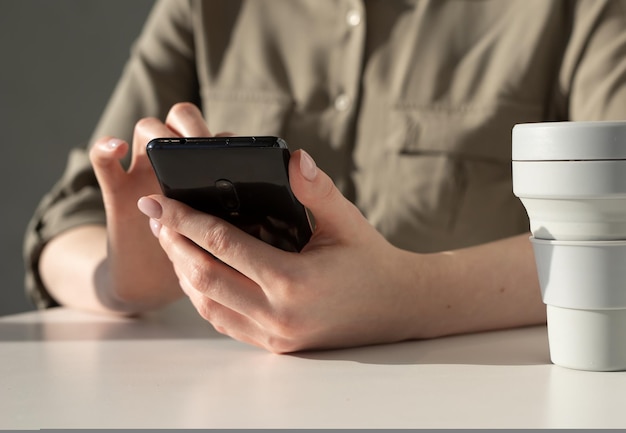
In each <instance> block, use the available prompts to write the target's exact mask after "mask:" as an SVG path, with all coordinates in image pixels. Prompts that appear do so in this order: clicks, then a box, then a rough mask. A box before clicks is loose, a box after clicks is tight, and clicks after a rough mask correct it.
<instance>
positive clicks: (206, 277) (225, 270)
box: [158, 226, 268, 318]
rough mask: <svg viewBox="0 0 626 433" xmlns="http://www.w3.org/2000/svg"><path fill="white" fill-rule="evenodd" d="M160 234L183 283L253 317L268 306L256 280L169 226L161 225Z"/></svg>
mask: <svg viewBox="0 0 626 433" xmlns="http://www.w3.org/2000/svg"><path fill="white" fill-rule="evenodd" d="M158 237H159V242H160V244H161V247H162V248H163V250H164V251H165V253H166V254H167V256H168V257H169V259H170V261H171V262H172V264H173V265H174V269H175V270H176V274H177V275H178V277H179V280H180V281H181V286H184V287H186V288H191V289H193V290H194V291H197V292H199V293H200V294H202V295H203V296H205V297H207V298H209V299H212V300H214V301H216V302H218V303H219V304H221V305H224V306H226V307H227V308H229V309H231V310H234V311H236V312H238V313H240V314H243V315H246V316H250V317H252V318H260V317H261V315H262V314H263V311H265V310H266V309H267V307H268V302H267V298H266V297H265V295H264V293H263V291H262V290H261V288H260V287H259V286H258V285H257V284H256V283H255V282H254V281H251V280H250V279H248V278H247V277H245V276H244V275H243V274H241V273H239V272H237V271H236V270H235V269H233V268H232V267H229V266H227V265H225V264H224V263H221V262H220V261H218V260H216V259H215V258H214V257H212V256H211V255H210V254H208V253H207V252H206V251H205V250H203V249H202V248H199V247H198V246H197V245H196V244H195V243H193V242H192V241H190V240H189V239H188V238H186V237H184V236H182V235H181V234H179V233H177V232H176V231H173V230H171V229H169V228H168V227H166V226H163V227H162V228H161V230H160V231H159V235H158Z"/></svg>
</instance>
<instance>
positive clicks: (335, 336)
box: [138, 151, 421, 353]
mask: <svg viewBox="0 0 626 433" xmlns="http://www.w3.org/2000/svg"><path fill="white" fill-rule="evenodd" d="M289 175H290V182H291V187H292V190H293V191H294V194H295V195H296V197H297V198H298V199H299V200H300V202H302V204H303V205H305V206H306V207H307V208H309V210H310V211H311V212H312V213H313V215H314V217H315V221H316V228H315V231H314V233H313V236H312V238H311V240H310V242H309V243H308V244H307V245H306V246H305V248H304V249H303V250H302V251H301V252H300V253H292V252H286V251H282V250H280V249H277V248H275V247H273V246H271V245H269V244H266V243H264V242H262V241H260V240H258V239H256V238H254V237H253V236H250V235H248V234H246V233H244V232H243V231H241V230H239V229H237V228H236V227H234V226H232V225H230V224H228V223H227V222H225V221H223V220H221V219H219V218H216V217H214V216H211V215H207V214H205V213H201V212H198V211H195V210H193V209H192V208H190V207H188V206H186V205H184V204H182V203H180V202H178V201H175V200H171V199H168V198H166V197H164V196H162V195H151V196H149V197H143V198H142V199H140V201H139V203H138V205H139V207H140V209H141V210H142V211H143V212H144V213H145V214H146V215H148V216H150V217H151V219H152V221H151V227H152V228H153V232H154V234H155V236H157V237H158V240H159V242H160V244H161V246H162V248H163V249H164V251H165V252H166V253H167V255H168V257H169V259H170V260H171V261H172V263H173V265H174V269H175V272H176V274H177V276H178V278H179V281H180V285H181V287H182V288H183V290H184V291H185V293H186V294H187V295H188V296H189V298H190V299H191V302H192V303H193V304H194V306H195V308H196V309H197V310H198V312H199V313H200V314H201V315H202V317H204V318H205V319H206V320H207V321H209V322H210V323H211V324H212V325H213V326H214V327H215V329H217V330H218V331H219V332H221V333H224V334H227V335H230V336H231V337H233V338H235V339H238V340H240V341H244V342H247V343H251V344H254V345H256V346H259V347H262V348H265V349H267V350H269V351H272V352H279V353H282V352H292V351H297V350H303V349H319V348H333V347H347V346H356V345H364V344H374V343H381V342H391V341H399V340H404V339H408V338H412V337H413V336H414V335H415V332H414V328H415V326H416V325H417V326H418V328H419V317H420V312H419V311H418V309H419V308H420V304H421V303H420V302H419V294H418V293H416V292H415V291H414V290H412V288H413V287H415V286H416V284H415V281H416V279H419V278H418V277H417V269H416V266H415V263H414V262H415V260H414V259H415V256H416V255H415V254H409V253H407V252H404V251H402V250H399V249H397V248H395V247H393V246H392V245H391V244H389V243H388V242H387V241H386V240H385V239H384V238H383V237H382V236H381V235H380V234H379V233H378V232H377V231H376V230H375V229H374V228H373V227H372V226H371V225H370V224H369V223H368V221H367V220H366V219H365V218H364V217H363V215H362V214H361V213H360V212H359V211H358V209H357V208H356V207H355V206H354V205H353V204H352V203H350V202H349V201H348V200H347V199H346V198H344V197H343V196H342V195H341V193H340V192H339V191H338V190H337V189H336V187H335V185H334V184H333V182H332V180H331V179H330V178H329V177H328V176H327V175H326V174H325V173H324V172H322V171H321V170H320V169H319V168H317V167H316V166H315V163H314V162H313V160H312V159H311V157H310V156H309V155H308V154H306V153H304V152H303V151H296V152H294V153H293V154H292V157H291V160H290V163H289ZM207 252H208V253H210V254H208V253H207ZM212 255H213V256H215V257H216V258H218V259H219V260H216V259H215V258H214V257H212ZM418 268H421V266H419V267H418Z"/></svg>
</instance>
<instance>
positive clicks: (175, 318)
mask: <svg viewBox="0 0 626 433" xmlns="http://www.w3.org/2000/svg"><path fill="white" fill-rule="evenodd" d="M214 338H227V337H225V336H223V335H222V334H219V333H218V332H216V331H215V330H214V329H213V327H212V326H211V325H210V324H209V323H208V322H206V321H204V320H203V319H202V318H201V317H200V316H199V315H198V314H197V312H196V311H195V310H191V309H189V308H187V307H186V306H184V305H175V306H173V307H172V308H168V309H165V310H163V311H161V312H158V313H151V314H146V315H144V316H142V317H137V318H129V317H126V318H125V317H110V316H104V315H95V314H90V313H85V312H80V311H74V310H67V309H61V308H59V309H56V308H53V309H50V310H47V311H45V312H43V313H41V312H34V313H27V314H23V315H15V316H8V317H5V318H0V341H89V340H155V339H156V340H164V339H214Z"/></svg>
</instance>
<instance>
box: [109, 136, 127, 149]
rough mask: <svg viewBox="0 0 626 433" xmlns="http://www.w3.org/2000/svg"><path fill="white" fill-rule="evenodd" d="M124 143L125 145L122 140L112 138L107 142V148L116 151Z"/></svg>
mask: <svg viewBox="0 0 626 433" xmlns="http://www.w3.org/2000/svg"><path fill="white" fill-rule="evenodd" d="M122 143H123V140H120V139H119V138H112V139H110V140H109V141H107V143H106V146H107V147H108V148H109V149H116V148H117V147H118V146H119V145H120V144H122Z"/></svg>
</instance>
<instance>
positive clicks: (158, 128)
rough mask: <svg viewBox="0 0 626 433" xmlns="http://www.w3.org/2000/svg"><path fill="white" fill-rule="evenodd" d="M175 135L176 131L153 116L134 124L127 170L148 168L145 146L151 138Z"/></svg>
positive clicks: (149, 166) (150, 168) (149, 168)
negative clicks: (130, 157)
mask: <svg viewBox="0 0 626 433" xmlns="http://www.w3.org/2000/svg"><path fill="white" fill-rule="evenodd" d="M168 137H176V133H175V132H174V131H172V130H171V129H169V128H168V127H167V126H166V125H165V124H164V123H163V122H161V121H160V120H159V119H157V118H155V117H146V118H143V119H141V120H139V121H138V122H137V123H136V124H135V129H134V131H133V155H132V160H131V164H130V168H129V171H137V170H150V171H152V166H151V165H150V161H149V160H148V156H147V154H146V146H147V145H148V142H149V141H150V140H152V139H153V138H168Z"/></svg>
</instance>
